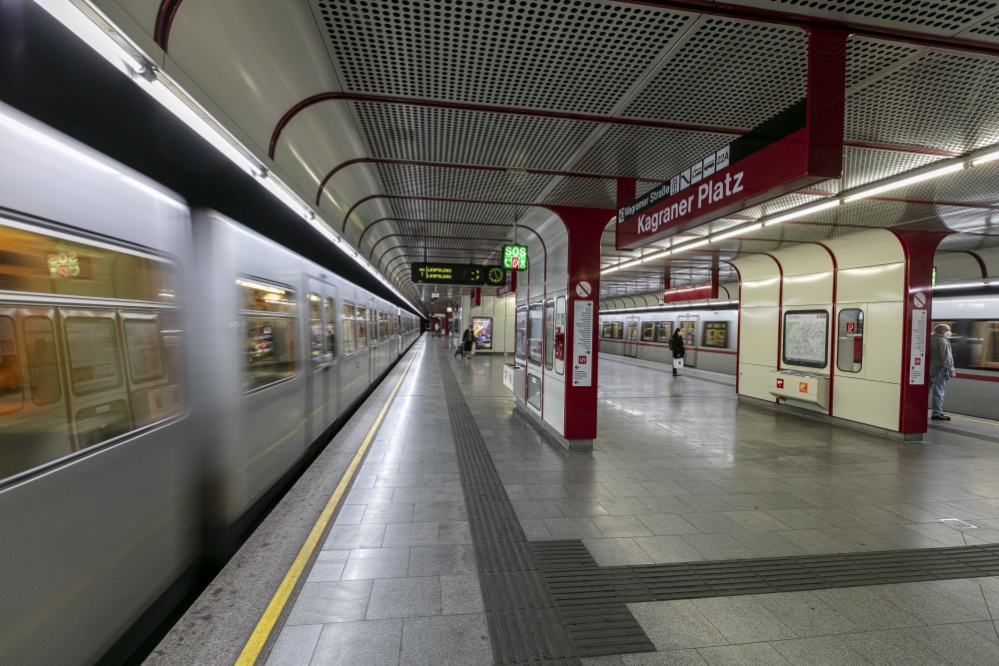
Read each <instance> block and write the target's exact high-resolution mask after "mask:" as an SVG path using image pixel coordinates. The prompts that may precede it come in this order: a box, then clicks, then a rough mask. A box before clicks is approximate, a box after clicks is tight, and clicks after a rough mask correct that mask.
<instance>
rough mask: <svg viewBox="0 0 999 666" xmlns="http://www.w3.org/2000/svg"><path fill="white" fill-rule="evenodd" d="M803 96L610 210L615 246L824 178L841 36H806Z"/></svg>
mask: <svg viewBox="0 0 999 666" xmlns="http://www.w3.org/2000/svg"><path fill="white" fill-rule="evenodd" d="M808 60H809V63H808V71H809V80H808V92H807V95H806V97H805V98H804V99H802V100H800V101H799V102H797V103H795V104H793V105H791V106H790V107H788V108H787V109H785V110H784V111H782V112H780V113H778V114H777V115H775V116H773V117H772V118H770V119H769V120H766V121H764V122H763V123H761V124H760V125H758V126H757V127H755V128H753V129H752V130H750V131H749V132H748V133H746V134H744V135H743V136H741V137H739V138H737V139H735V140H734V141H732V142H731V143H729V144H728V145H727V146H723V147H722V148H720V149H718V150H715V151H713V152H711V153H710V154H708V155H705V156H704V157H702V158H701V159H699V160H697V161H696V162H694V163H693V164H691V165H690V166H689V167H687V168H685V169H683V170H682V171H680V172H679V173H677V174H674V175H673V177H672V178H670V179H669V182H666V183H663V184H662V185H660V186H658V187H656V188H655V189H653V190H651V191H649V192H647V193H646V194H644V195H643V196H641V197H639V198H638V199H636V200H635V201H633V202H631V203H630V204H627V205H625V206H622V207H621V208H619V209H618V214H617V225H616V226H617V231H616V243H615V244H616V246H617V248H618V249H622V250H634V249H637V248H640V247H643V246H645V245H648V244H649V243H652V242H654V241H657V240H661V239H663V238H666V237H667V236H672V235H674V234H678V233H681V232H684V231H689V230H690V229H693V228H694V227H698V226H700V225H702V224H706V223H708V222H711V221H712V220H716V219H718V218H721V217H725V216H727V215H731V214H733V213H735V212H737V211H740V210H743V209H745V208H748V207H750V206H755V205H757V204H760V203H763V202H765V201H769V200H771V199H774V198H776V197H779V196H782V195H785V194H788V193H790V192H794V191H795V190H799V189H801V188H803V187H808V186H809V185H813V184H815V183H818V182H821V181H823V180H828V179H830V178H839V177H840V175H841V174H842V166H843V118H844V101H845V98H844V94H843V90H844V85H845V71H846V50H845V40H844V39H843V37H842V36H838V35H836V34H834V32H833V31H822V30H819V31H814V32H813V33H811V34H810V36H809V54H808Z"/></svg>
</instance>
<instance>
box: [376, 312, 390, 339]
mask: <svg viewBox="0 0 999 666" xmlns="http://www.w3.org/2000/svg"><path fill="white" fill-rule="evenodd" d="M378 335H379V338H380V339H381V341H382V342H388V339H389V320H388V314H386V313H385V312H379V313H378Z"/></svg>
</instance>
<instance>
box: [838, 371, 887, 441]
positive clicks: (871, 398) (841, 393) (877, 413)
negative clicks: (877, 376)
mask: <svg viewBox="0 0 999 666" xmlns="http://www.w3.org/2000/svg"><path fill="white" fill-rule="evenodd" d="M833 392H834V395H835V397H834V398H833V416H838V417H840V418H843V419H848V420H850V421H856V422H858V423H866V424H867V425H873V426H878V427H879V428H886V429H888V430H895V431H897V430H898V408H899V404H898V401H899V386H898V384H897V383H896V384H886V383H884V382H872V381H869V380H863V379H856V378H854V377H847V376H844V375H837V376H836V381H835V383H834V385H833Z"/></svg>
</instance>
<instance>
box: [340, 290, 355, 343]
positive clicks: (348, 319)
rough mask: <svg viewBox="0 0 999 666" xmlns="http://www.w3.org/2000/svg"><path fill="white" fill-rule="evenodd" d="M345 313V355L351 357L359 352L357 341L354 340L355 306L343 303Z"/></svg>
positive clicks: (342, 310)
mask: <svg viewBox="0 0 999 666" xmlns="http://www.w3.org/2000/svg"><path fill="white" fill-rule="evenodd" d="M340 311H341V312H342V313H343V343H342V346H343V351H342V353H343V355H344V356H350V355H351V354H353V353H354V352H356V351H357V341H356V340H355V339H354V304H353V303H341V304H340Z"/></svg>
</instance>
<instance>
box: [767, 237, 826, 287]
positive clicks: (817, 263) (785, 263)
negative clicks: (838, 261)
mask: <svg viewBox="0 0 999 666" xmlns="http://www.w3.org/2000/svg"><path fill="white" fill-rule="evenodd" d="M774 257H776V258H777V261H779V262H780V265H781V267H782V268H783V269H784V279H785V280H786V279H787V278H788V277H790V276H792V275H812V274H814V273H816V272H819V271H832V268H833V264H832V257H830V256H829V252H827V251H826V249H825V248H823V247H822V246H821V245H796V246H795V247H793V248H790V249H788V250H780V251H778V252H774Z"/></svg>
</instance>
